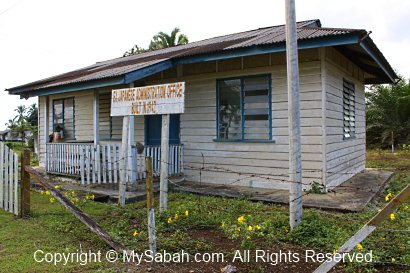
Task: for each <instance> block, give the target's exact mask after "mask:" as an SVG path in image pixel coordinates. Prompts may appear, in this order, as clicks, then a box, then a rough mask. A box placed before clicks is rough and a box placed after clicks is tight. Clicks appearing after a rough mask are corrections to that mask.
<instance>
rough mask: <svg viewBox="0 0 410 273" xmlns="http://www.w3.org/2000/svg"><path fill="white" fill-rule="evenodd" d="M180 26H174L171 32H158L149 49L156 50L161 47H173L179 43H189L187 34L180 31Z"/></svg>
mask: <svg viewBox="0 0 410 273" xmlns="http://www.w3.org/2000/svg"><path fill="white" fill-rule="evenodd" d="M180 32H181V30H180V29H179V28H177V27H176V28H174V29H173V30H172V31H171V34H167V33H165V32H162V31H161V32H158V34H157V35H155V36H154V37H153V38H152V40H151V43H150V45H149V50H156V49H161V48H167V47H173V46H177V45H184V44H187V43H188V37H187V36H186V35H185V34H182V33H180Z"/></svg>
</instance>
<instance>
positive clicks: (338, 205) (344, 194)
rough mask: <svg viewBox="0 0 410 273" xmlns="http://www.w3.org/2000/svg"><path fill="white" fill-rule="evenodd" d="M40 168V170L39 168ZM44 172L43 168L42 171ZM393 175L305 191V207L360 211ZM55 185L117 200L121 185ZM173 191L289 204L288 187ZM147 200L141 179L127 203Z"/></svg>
mask: <svg viewBox="0 0 410 273" xmlns="http://www.w3.org/2000/svg"><path fill="white" fill-rule="evenodd" d="M40 171H41V170H40ZM43 172H44V170H43ZM392 176H393V173H392V172H387V171H381V170H371V169H367V170H365V171H363V172H362V173H359V174H357V175H355V176H354V177H352V178H351V179H349V180H348V181H346V182H344V183H343V184H342V185H340V186H338V187H336V188H335V189H334V190H333V191H332V192H330V193H326V194H313V193H307V192H304V193H303V194H304V195H303V198H302V200H303V206H304V207H309V208H321V209H327V210H337V211H345V212H358V211H361V210H363V209H364V208H365V207H366V205H367V204H368V203H369V202H370V201H371V200H372V199H373V198H374V197H375V196H376V195H377V194H378V193H379V192H380V191H382V190H383V188H384V186H385V185H386V183H387V182H388V181H389V179H390V178H391V177H392ZM53 180H54V181H55V184H56V185H61V186H62V187H63V188H64V189H66V190H75V191H82V192H84V193H86V192H89V193H93V194H94V195H95V197H96V200H97V201H98V200H100V201H108V200H109V201H111V202H114V203H116V202H118V185H117V184H113V185H109V184H105V185H98V184H94V185H88V186H81V185H80V184H79V182H78V180H75V179H72V178H66V177H54V179H53ZM169 187H170V190H171V191H174V192H187V193H194V194H201V195H209V196H221V197H229V198H238V197H247V198H249V200H252V201H262V202H267V203H280V204H288V203H289V194H288V191H286V190H272V189H263V188H249V187H243V186H232V185H229V186H224V185H218V184H207V183H201V184H199V183H197V182H189V181H185V182H180V183H177V184H174V185H173V184H172V183H170V184H169ZM158 192H159V183H157V182H156V183H154V193H156V194H157V193H158ZM145 199H146V192H145V181H141V182H139V184H138V186H137V188H136V189H134V190H132V191H127V192H126V203H132V202H137V201H142V200H145Z"/></svg>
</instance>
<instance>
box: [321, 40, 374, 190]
mask: <svg viewBox="0 0 410 273" xmlns="http://www.w3.org/2000/svg"><path fill="white" fill-rule="evenodd" d="M324 61H325V67H326V77H325V87H324V89H325V92H326V103H325V105H326V109H325V125H326V172H327V176H326V185H327V187H329V188H332V187H334V186H337V185H339V184H340V183H342V182H344V181H346V180H347V179H349V178H350V177H352V176H353V175H354V174H356V173H358V172H360V171H362V170H364V168H365V160H366V119H365V90H364V84H363V82H364V79H363V77H364V74H363V71H361V70H360V69H359V68H358V67H357V66H356V65H354V64H353V63H352V62H351V61H349V60H348V59H347V58H346V57H344V56H343V55H342V54H341V53H339V52H338V51H337V50H335V49H333V48H327V49H326V58H325V60H324ZM343 79H346V80H348V81H351V82H353V83H354V85H355V130H356V133H355V137H354V138H353V139H347V140H344V139H343Z"/></svg>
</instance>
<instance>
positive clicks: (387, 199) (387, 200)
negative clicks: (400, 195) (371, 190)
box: [384, 192, 393, 202]
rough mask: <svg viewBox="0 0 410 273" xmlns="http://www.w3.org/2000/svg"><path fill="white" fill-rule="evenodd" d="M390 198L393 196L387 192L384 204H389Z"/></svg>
mask: <svg viewBox="0 0 410 273" xmlns="http://www.w3.org/2000/svg"><path fill="white" fill-rule="evenodd" d="M392 198H393V194H392V193H391V192H389V193H388V194H387V195H386V197H385V198H384V199H385V200H386V202H389V201H390V200H391V199H392Z"/></svg>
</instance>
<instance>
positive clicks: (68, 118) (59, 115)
mask: <svg viewBox="0 0 410 273" xmlns="http://www.w3.org/2000/svg"><path fill="white" fill-rule="evenodd" d="M74 123H75V122H74V98H64V99H57V100H53V131H54V132H61V134H62V137H63V138H64V139H66V140H67V139H75V127H74V126H75V125H74Z"/></svg>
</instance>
